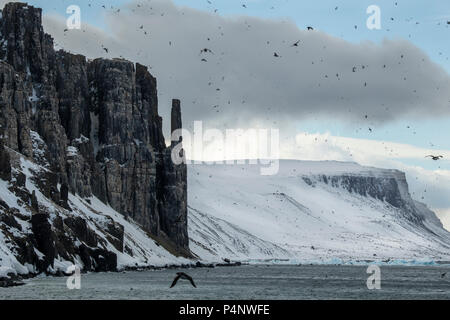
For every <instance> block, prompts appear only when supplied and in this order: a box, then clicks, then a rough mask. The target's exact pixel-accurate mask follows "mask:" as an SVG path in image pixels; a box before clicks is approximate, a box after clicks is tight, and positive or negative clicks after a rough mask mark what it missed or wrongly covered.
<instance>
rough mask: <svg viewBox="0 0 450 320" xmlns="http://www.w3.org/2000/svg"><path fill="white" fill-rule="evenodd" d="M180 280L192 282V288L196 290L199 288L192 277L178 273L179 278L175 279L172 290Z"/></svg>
mask: <svg viewBox="0 0 450 320" xmlns="http://www.w3.org/2000/svg"><path fill="white" fill-rule="evenodd" d="M179 279H184V280H189V281H190V282H191V284H192V286H193V287H194V288H197V286H196V285H195V283H194V280H193V279H192V277H190V276H189V275H187V274H186V273H184V272H177V276H176V277H175V279H173V282H172V285H171V286H170V287H171V288H173V287H175V285H176V284H177V282H178V280H179Z"/></svg>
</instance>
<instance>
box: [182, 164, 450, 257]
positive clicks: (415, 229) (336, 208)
mask: <svg viewBox="0 0 450 320" xmlns="http://www.w3.org/2000/svg"><path fill="white" fill-rule="evenodd" d="M188 190H189V192H188V198H189V201H188V205H189V236H190V239H191V242H190V248H191V251H193V252H194V253H195V254H197V255H198V256H200V257H202V258H204V259H210V260H220V259H222V258H230V259H235V260H264V259H289V260H290V261H291V262H319V263H332V262H337V261H342V262H346V261H356V260H376V261H385V262H386V261H394V260H407V261H409V262H414V261H416V262H429V261H450V233H449V232H448V231H446V230H444V228H443V226H442V224H441V222H440V221H439V219H438V218H437V217H436V215H435V214H434V213H433V212H432V211H430V210H429V209H428V208H427V207H426V206H425V205H424V204H421V203H418V202H416V201H414V200H413V199H412V198H411V196H410V194H409V192H408V184H407V181H406V178H405V175H404V174H403V173H402V172H400V171H397V170H384V169H376V168H369V167H362V166H360V165H358V164H356V163H340V162H332V161H330V162H305V161H290V160H286V161H281V162H280V170H279V173H278V174H277V175H274V176H262V175H260V168H259V167H258V166H256V165H210V164H204V165H192V166H190V168H189V174H188Z"/></svg>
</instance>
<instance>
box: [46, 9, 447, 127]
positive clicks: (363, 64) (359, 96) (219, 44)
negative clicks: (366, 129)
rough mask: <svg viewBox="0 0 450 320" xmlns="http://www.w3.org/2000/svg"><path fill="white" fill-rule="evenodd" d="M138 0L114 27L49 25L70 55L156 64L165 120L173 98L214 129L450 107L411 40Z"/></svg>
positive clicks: (438, 77) (380, 118)
mask: <svg viewBox="0 0 450 320" xmlns="http://www.w3.org/2000/svg"><path fill="white" fill-rule="evenodd" d="M137 3H138V2H132V3H130V4H129V5H127V6H126V7H124V8H122V9H121V11H120V13H113V12H109V13H108V14H106V16H105V18H106V21H107V23H108V26H109V28H108V30H107V31H108V32H103V31H101V30H98V29H95V28H94V27H92V26H86V25H84V26H83V28H84V29H83V30H84V31H83V30H80V31H78V30H71V31H68V32H65V33H64V32H63V29H64V23H65V20H64V19H63V17H55V16H47V17H46V18H45V29H46V31H47V32H48V33H50V34H52V35H53V36H54V37H55V41H56V42H57V43H58V44H59V46H61V47H63V48H65V49H67V50H70V51H72V52H77V53H82V54H85V55H87V56H88V57H91V58H94V57H98V56H108V57H119V56H123V57H125V58H127V59H130V60H132V61H137V62H140V63H143V64H146V65H148V66H150V67H151V72H152V73H153V75H154V76H156V77H157V79H158V86H159V92H160V96H159V98H160V110H161V113H162V115H163V116H164V117H165V118H166V117H167V115H168V114H169V113H168V109H169V108H168V107H169V101H170V99H171V98H173V97H176V98H180V99H182V101H183V113H184V121H185V123H190V122H191V121H193V120H204V121H208V123H210V124H211V125H215V126H218V125H228V126H230V125H232V124H233V126H234V125H249V124H250V123H254V122H258V121H261V122H268V123H272V122H273V121H277V122H278V124H280V123H288V121H286V120H287V119H289V120H293V119H299V120H300V119H305V118H307V117H312V116H320V115H328V116H333V117H336V118H337V119H342V120H344V121H345V120H355V119H362V118H363V117H364V116H365V115H368V116H369V117H370V118H371V119H372V121H374V122H380V123H381V122H386V121H390V120H395V119H398V118H405V117H410V118H417V117H423V116H427V117H440V116H443V115H448V114H449V113H450V102H449V101H450V78H449V75H448V74H447V73H446V72H445V70H444V69H443V68H441V67H440V66H438V65H436V64H435V63H433V62H432V61H430V59H429V58H428V57H427V55H426V54H425V53H424V52H423V51H422V50H421V49H419V48H417V47H416V46H414V45H413V44H412V43H411V42H409V41H406V40H401V39H397V40H385V41H384V42H383V43H381V44H374V43H371V42H365V43H359V44H354V43H350V42H347V41H344V40H342V39H339V38H335V37H331V36H329V35H327V34H325V33H323V32H320V31H316V30H314V31H305V30H300V29H299V28H298V27H297V26H296V25H295V23H294V22H292V21H286V20H285V21H282V20H264V19H259V18H255V17H244V16H240V17H223V16H220V15H217V14H213V13H208V12H203V11H198V10H194V9H190V8H185V7H177V6H175V5H174V4H173V3H172V2H171V1H162V0H156V1H152V2H150V3H140V5H141V7H140V8H137V6H136V5H137ZM140 26H143V29H140ZM144 32H147V34H145V33H144ZM208 39H209V40H208ZM298 40H300V44H299V46H298V47H291V45H292V44H293V43H294V42H296V41H298ZM102 45H104V46H105V47H107V48H108V49H109V53H108V54H106V52H105V51H104V50H103V49H102ZM203 48H208V49H210V50H211V51H212V52H207V53H200V51H201V49H203ZM275 52H276V53H277V54H278V55H280V57H278V58H277V57H274V53H275ZM202 59H206V60H207V62H204V61H201V60H202ZM354 68H355V72H353V69H354Z"/></svg>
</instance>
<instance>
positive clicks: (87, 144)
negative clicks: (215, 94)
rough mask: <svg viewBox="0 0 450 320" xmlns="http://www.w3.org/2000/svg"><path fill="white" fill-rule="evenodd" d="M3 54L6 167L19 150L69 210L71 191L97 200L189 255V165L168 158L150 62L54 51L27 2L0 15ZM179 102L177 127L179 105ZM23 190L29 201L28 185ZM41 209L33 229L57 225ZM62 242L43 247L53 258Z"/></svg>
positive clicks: (0, 105) (1, 151)
mask: <svg viewBox="0 0 450 320" xmlns="http://www.w3.org/2000/svg"><path fill="white" fill-rule="evenodd" d="M0 60H1V61H0V137H1V139H0V140H1V144H0V155H1V156H0V163H1V164H4V163H10V161H9V153H14V152H17V153H18V154H21V155H23V156H25V157H27V158H29V159H32V160H33V161H34V162H35V163H37V164H38V165H40V166H42V167H43V168H45V169H46V170H45V173H41V174H39V175H38V176H36V177H35V178H34V179H35V180H36V181H35V183H36V185H38V186H40V188H39V190H40V191H41V192H42V194H43V195H44V196H45V197H47V198H49V199H51V200H52V201H54V202H55V203H56V204H58V205H59V206H61V207H62V208H66V209H67V210H70V209H71V206H70V203H68V201H67V197H68V196H67V194H68V192H70V193H72V194H76V195H79V196H81V197H84V198H88V197H91V196H95V197H97V198H99V199H100V200H102V201H103V202H104V203H107V204H109V205H110V206H111V207H112V208H113V209H115V210H116V211H118V212H119V213H121V214H123V215H124V216H125V217H128V218H131V219H132V220H133V221H135V222H136V223H138V224H139V225H141V226H142V228H143V229H144V230H146V231H147V232H148V233H150V234H151V235H152V236H154V237H155V238H157V239H159V240H162V242H163V243H164V244H167V245H168V246H170V247H171V249H173V250H174V251H175V252H178V253H182V254H185V255H188V254H189V248H188V237H187V222H186V221H187V202H186V196H187V195H186V167H185V165H179V166H175V165H173V164H172V161H171V158H170V153H171V150H172V147H166V145H165V142H164V137H163V134H162V119H161V117H160V116H159V115H158V98H157V86H156V79H155V78H154V77H153V76H152V75H151V74H150V73H149V72H148V70H147V68H146V67H145V66H142V65H140V64H136V65H134V64H133V63H132V62H129V61H125V60H121V59H114V60H106V59H96V60H93V61H87V60H86V58H85V57H84V56H81V55H74V54H71V53H67V52H64V51H58V52H55V51H54V49H53V40H52V38H51V36H50V35H48V34H45V33H44V31H43V28H42V24H41V9H38V8H34V7H32V6H28V5H26V4H21V3H10V4H7V5H6V6H5V7H4V9H3V11H2V17H1V19H0ZM173 104H174V110H173V112H172V118H173V119H172V123H176V125H177V128H178V127H181V111H180V107H179V106H180V102H179V101H178V100H174V102H173ZM175 129H176V128H175ZM7 167H8V166H7ZM1 170H2V172H1V178H2V179H3V178H5V177H6V178H10V179H7V180H11V181H12V183H13V182H14V183H16V182H17V181H18V177H17V175H18V174H19V173H18V170H14V168H12V171H13V175H12V177H10V176H11V174H8V172H10V171H11V168H2V169H1ZM4 171H5V172H4ZM14 172H15V173H16V174H14ZM22 191H23V192H24V194H25V195H24V197H25V198H30V199H31V190H27V189H26V188H23V190H22ZM35 214H38V213H37V212H35ZM39 214H44V215H45V217H44V218H43V219H42V217H40V218H35V219H34V220H36V221H39V223H38V224H36V225H38V226H44V227H45V229H46V230H48V228H55V225H54V224H55V223H54V221H52V220H49V219H48V216H49V214H48V213H46V212H41V213H39ZM47 220H49V221H50V222H51V223H53V225H52V226H48V225H47V224H46V221H47ZM67 223H69V222H67ZM81 224H82V223H81ZM63 227H64V226H63ZM72 228H74V229H79V224H75V225H74V224H72ZM82 229H83V228H81V229H80V230H82ZM119 229H120V228H119ZM41 231H42V230H41V229H39V230H36V232H35V234H36V238H37V237H38V234H39V233H40V232H41ZM122 231H123V230H122ZM86 232H88V231H85V232H84V233H86ZM81 233H83V232H81ZM85 235H86V234H85ZM122 236H123V235H122ZM35 240H36V239H35ZM37 242H39V241H37ZM57 247H58V243H56V244H55V243H45V251H46V252H49V253H48V254H46V256H49V257H50V260H52V258H51V257H52V256H53V255H54V253H55V250H56V251H57ZM80 255H81V253H80ZM50 263H51V261H50Z"/></svg>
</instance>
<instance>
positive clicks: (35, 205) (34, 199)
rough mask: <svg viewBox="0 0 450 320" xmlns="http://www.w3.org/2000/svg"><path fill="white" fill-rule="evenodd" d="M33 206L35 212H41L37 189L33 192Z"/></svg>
mask: <svg viewBox="0 0 450 320" xmlns="http://www.w3.org/2000/svg"><path fill="white" fill-rule="evenodd" d="M31 208H33V210H34V212H35V213H39V202H38V200H37V198H36V191H34V190H33V193H32V194H31Z"/></svg>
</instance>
